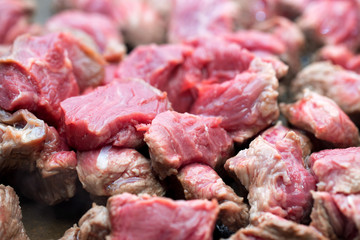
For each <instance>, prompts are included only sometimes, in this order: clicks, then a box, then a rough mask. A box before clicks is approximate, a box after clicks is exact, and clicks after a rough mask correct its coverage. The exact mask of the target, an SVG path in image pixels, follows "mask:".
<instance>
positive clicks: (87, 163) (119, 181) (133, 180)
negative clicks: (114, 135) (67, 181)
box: [76, 145, 165, 196]
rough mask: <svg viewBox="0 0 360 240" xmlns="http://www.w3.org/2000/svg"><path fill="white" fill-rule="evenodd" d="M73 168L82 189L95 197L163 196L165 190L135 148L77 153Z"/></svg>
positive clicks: (110, 147) (107, 148) (107, 147)
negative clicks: (125, 194)
mask: <svg viewBox="0 0 360 240" xmlns="http://www.w3.org/2000/svg"><path fill="white" fill-rule="evenodd" d="M77 158H78V165H77V167H76V169H77V172H78V176H79V179H80V182H81V183H82V185H83V187H84V189H85V190H87V191H88V192H90V193H91V194H93V195H96V196H111V195H115V194H117V193H124V192H128V193H132V194H143V193H147V194H149V195H157V196H162V195H164V194H165V190H164V188H163V187H162V186H161V184H160V183H159V181H158V180H157V179H156V178H155V176H154V175H153V173H152V170H151V166H150V160H148V159H146V158H145V157H144V156H142V155H141V154H140V153H139V152H137V151H136V150H134V149H128V148H118V147H113V146H111V145H110V146H105V147H103V148H101V149H97V150H92V151H87V152H78V153H77Z"/></svg>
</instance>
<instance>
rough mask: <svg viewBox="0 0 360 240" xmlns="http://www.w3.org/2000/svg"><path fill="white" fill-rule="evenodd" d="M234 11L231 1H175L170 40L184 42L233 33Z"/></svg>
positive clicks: (169, 31)
mask: <svg viewBox="0 0 360 240" xmlns="http://www.w3.org/2000/svg"><path fill="white" fill-rule="evenodd" d="M234 9H235V6H234V5H233V3H232V2H231V1H229V0H199V1H191V0H174V1H173V6H172V12H171V16H170V26H169V30H168V40H169V41H170V42H173V43H174V42H182V41H185V40H189V39H192V38H196V37H212V36H214V35H215V36H216V35H221V34H224V33H228V32H231V31H232V28H233V19H234V16H235V11H234Z"/></svg>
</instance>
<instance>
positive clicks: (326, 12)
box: [298, 0, 360, 50]
mask: <svg viewBox="0 0 360 240" xmlns="http://www.w3.org/2000/svg"><path fill="white" fill-rule="evenodd" d="M359 23H360V10H359V6H358V3H357V2H356V1H352V0H350V1H342V0H333V1H327V0H325V1H311V3H309V4H308V5H307V7H306V8H305V11H304V13H303V14H302V16H301V17H300V19H298V24H299V26H300V28H301V29H302V30H303V31H305V34H306V35H307V37H308V38H309V39H310V41H311V43H312V44H314V43H315V42H317V43H320V44H325V45H330V44H332V45H338V44H343V45H346V46H347V47H349V48H351V49H353V50H355V49H357V48H358V47H359V45H360V44H359V43H360V41H359V39H360V35H359V34H358V32H359V31H360V24H359Z"/></svg>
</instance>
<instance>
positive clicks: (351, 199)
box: [310, 192, 360, 240]
mask: <svg viewBox="0 0 360 240" xmlns="http://www.w3.org/2000/svg"><path fill="white" fill-rule="evenodd" d="M312 195H313V198H314V207H313V210H312V213H311V219H312V222H311V224H310V225H311V226H313V227H315V228H316V229H318V230H319V231H320V232H321V233H322V234H323V235H324V236H325V237H327V238H329V239H332V240H335V239H357V238H359V230H360V218H359V216H360V211H359V210H360V195H358V194H350V195H342V194H331V193H327V192H312Z"/></svg>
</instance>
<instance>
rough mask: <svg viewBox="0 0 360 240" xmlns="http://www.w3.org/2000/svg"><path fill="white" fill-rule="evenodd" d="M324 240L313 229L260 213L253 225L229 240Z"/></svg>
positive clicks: (241, 230)
mask: <svg viewBox="0 0 360 240" xmlns="http://www.w3.org/2000/svg"><path fill="white" fill-rule="evenodd" d="M251 239H267V240H287V239H293V240H301V239H313V240H326V239H327V238H325V237H324V236H323V235H321V233H319V232H318V231H317V230H316V229H315V228H313V227H309V226H306V225H302V224H298V223H295V222H293V221H289V220H286V219H283V218H281V217H278V216H276V215H273V214H271V213H262V214H260V216H258V217H257V218H256V220H254V222H253V225H251V226H249V227H247V228H242V229H240V230H239V231H238V232H236V233H235V234H234V235H232V236H231V238H230V239H229V240H251Z"/></svg>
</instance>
